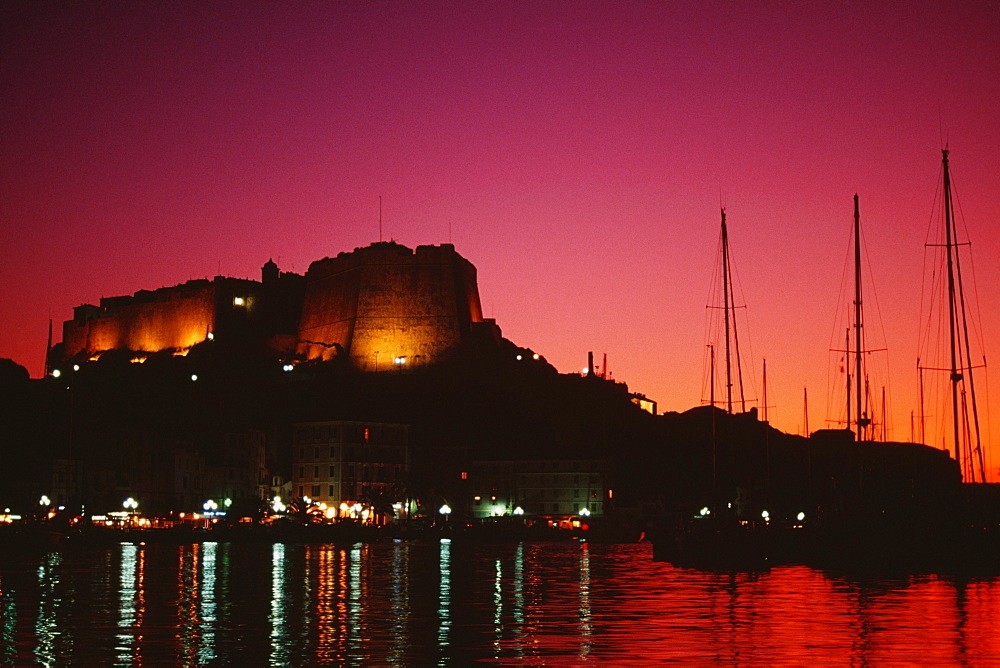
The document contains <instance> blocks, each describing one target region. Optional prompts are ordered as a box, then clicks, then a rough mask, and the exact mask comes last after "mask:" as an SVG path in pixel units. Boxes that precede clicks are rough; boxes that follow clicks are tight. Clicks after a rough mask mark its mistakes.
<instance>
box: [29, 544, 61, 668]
mask: <svg viewBox="0 0 1000 668" xmlns="http://www.w3.org/2000/svg"><path fill="white" fill-rule="evenodd" d="M61 563H62V555H60V554H59V553H56V552H53V553H50V554H48V555H46V556H45V557H44V559H43V560H42V563H41V564H39V566H38V588H39V594H40V595H39V599H40V600H39V602H38V618H37V621H36V622H35V634H36V635H37V636H38V646H37V647H36V648H35V658H36V659H37V661H38V662H39V663H41V664H42V665H44V666H49V665H52V663H53V661H54V660H55V656H56V648H55V642H56V639H57V638H58V637H59V626H58V624H57V619H58V615H59V608H60V606H61V603H62V600H61V599H60V597H59V594H58V591H57V587H58V585H59V565H60V564H61Z"/></svg>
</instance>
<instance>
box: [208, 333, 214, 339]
mask: <svg viewBox="0 0 1000 668" xmlns="http://www.w3.org/2000/svg"><path fill="white" fill-rule="evenodd" d="M208 340H209V341H213V340H215V334H213V333H212V332H209V333H208Z"/></svg>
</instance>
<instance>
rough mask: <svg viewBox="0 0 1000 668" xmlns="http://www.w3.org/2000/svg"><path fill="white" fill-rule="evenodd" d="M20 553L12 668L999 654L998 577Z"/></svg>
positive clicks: (566, 556)
mask: <svg viewBox="0 0 1000 668" xmlns="http://www.w3.org/2000/svg"><path fill="white" fill-rule="evenodd" d="M32 559H33V561H32V560H28V561H22V562H19V563H18V562H12V561H9V560H0V585H2V586H0V603H2V606H0V612H2V614H3V620H2V625H0V628H2V652H0V655H2V656H0V659H2V660H3V661H4V662H6V663H9V664H14V665H25V664H35V665H38V664H41V665H109V664H121V665H138V664H142V663H153V664H166V665H196V664H213V663H214V664H225V665H230V664H237V665H262V664H278V665H305V664H318V663H334V664H389V665H399V664H403V665H455V664H462V665H464V664H467V663H472V662H477V661H484V660H486V661H490V660H492V661H496V662H501V663H515V664H526V663H527V664H543V663H562V664H566V663H569V664H580V663H598V664H637V663H652V662H662V661H667V660H680V661H685V662H692V663H702V664H715V663H722V664H738V663H751V664H753V663H765V664H774V663H792V664H814V663H838V664H840V663H854V664H869V663H873V664H880V663H893V662H895V663H927V662H934V663H947V664H976V665H982V664H991V663H996V662H998V661H1000V634H997V633H996V630H995V624H994V620H995V619H996V618H997V617H998V615H1000V581H998V580H997V579H995V578H989V579H978V580H977V579H961V578H953V577H944V576H934V575H922V576H910V577H905V578H897V579H865V578H856V577H850V576H846V575H841V574H829V573H824V572H821V571H816V570H812V569H809V568H805V567H782V568H775V569H773V570H771V571H770V572H768V573H763V574H759V575H748V574H732V573H708V572H701V571H697V570H691V569H679V568H674V567H673V566H671V565H670V564H664V563H660V562H652V561H651V560H650V559H649V555H648V548H647V547H646V546H643V545H623V546H603V545H596V544H588V543H580V544H530V543H526V544H511V545H470V544H465V543H460V542H437V541H435V542H426V543H421V542H410V543H386V544H375V545H360V544H359V545H294V544H288V545H285V544H274V545H270V544H267V545H240V546H235V545H230V544H217V543H205V544H203V545H182V546H168V545H146V546H142V545H135V544H128V543H126V544H121V545H116V546H114V547H113V548H109V549H104V548H100V549H98V550H90V551H79V552H65V553H61V552H51V553H48V554H44V555H37V556H35V557H32ZM15 604H16V605H15Z"/></svg>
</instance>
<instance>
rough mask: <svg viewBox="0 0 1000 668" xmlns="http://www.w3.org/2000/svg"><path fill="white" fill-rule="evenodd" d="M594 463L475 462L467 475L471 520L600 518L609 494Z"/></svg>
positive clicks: (598, 465) (598, 463) (599, 462)
mask: <svg viewBox="0 0 1000 668" xmlns="http://www.w3.org/2000/svg"><path fill="white" fill-rule="evenodd" d="M606 479H607V475H606V472H605V466H604V463H603V461H602V460H599V459H528V460H491V461H477V462H475V463H474V464H473V466H472V469H471V471H470V472H469V475H468V480H469V492H470V500H469V503H470V506H469V508H470V514H471V515H472V517H475V518H485V517H494V516H498V515H512V514H515V513H516V514H522V513H523V514H524V515H526V516H532V517H545V518H548V519H550V520H551V521H554V522H557V523H558V522H562V521H565V520H568V519H569V518H571V517H574V516H579V515H581V514H582V515H593V516H601V515H604V513H605V501H606V500H607V499H609V498H610V496H611V494H612V493H613V492H612V490H611V489H610V488H609V487H608V486H607V480H606Z"/></svg>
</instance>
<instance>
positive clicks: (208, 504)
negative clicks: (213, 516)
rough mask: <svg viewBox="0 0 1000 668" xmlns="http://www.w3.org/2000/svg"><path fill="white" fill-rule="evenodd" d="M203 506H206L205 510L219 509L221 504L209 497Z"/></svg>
mask: <svg viewBox="0 0 1000 668" xmlns="http://www.w3.org/2000/svg"><path fill="white" fill-rule="evenodd" d="M201 507H202V508H204V509H205V510H218V509H219V504H217V503H216V502H215V501H213V500H212V499H209V500H208V501H206V502H205V503H203V504H201Z"/></svg>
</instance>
